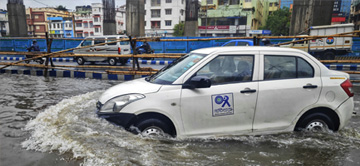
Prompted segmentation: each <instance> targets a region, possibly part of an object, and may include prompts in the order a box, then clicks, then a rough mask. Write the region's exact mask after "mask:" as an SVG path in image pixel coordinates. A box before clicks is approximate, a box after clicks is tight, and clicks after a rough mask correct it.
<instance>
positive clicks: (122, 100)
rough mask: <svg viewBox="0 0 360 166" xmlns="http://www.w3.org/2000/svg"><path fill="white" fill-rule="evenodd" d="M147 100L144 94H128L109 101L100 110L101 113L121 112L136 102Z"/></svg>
mask: <svg viewBox="0 0 360 166" xmlns="http://www.w3.org/2000/svg"><path fill="white" fill-rule="evenodd" d="M143 98H145V96H144V95H142V94H128V95H122V96H117V97H114V98H112V99H110V100H108V101H107V102H106V103H105V104H104V105H103V106H102V107H101V109H100V112H107V113H110V112H120V111H121V109H123V108H124V107H125V106H126V105H128V104H129V103H132V102H134V101H136V100H140V99H143Z"/></svg>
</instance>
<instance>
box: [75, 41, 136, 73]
mask: <svg viewBox="0 0 360 166" xmlns="http://www.w3.org/2000/svg"><path fill="white" fill-rule="evenodd" d="M122 38H128V37H127V36H126V35H107V36H91V37H87V38H85V39H84V40H83V41H82V42H81V43H80V44H79V46H77V47H83V46H89V45H95V44H100V43H109V42H112V41H115V40H118V39H122ZM74 53H75V54H119V55H123V54H130V53H131V48H130V42H129V41H121V42H116V43H110V44H105V45H101V46H94V47H88V48H81V49H77V50H74ZM74 58H75V60H76V62H77V63H78V64H79V65H83V64H84V63H85V62H105V61H107V62H108V63H109V65H111V66H114V65H116V63H117V62H120V63H121V64H122V65H124V64H126V63H127V61H128V59H129V58H115V57H86V56H84V57H74Z"/></svg>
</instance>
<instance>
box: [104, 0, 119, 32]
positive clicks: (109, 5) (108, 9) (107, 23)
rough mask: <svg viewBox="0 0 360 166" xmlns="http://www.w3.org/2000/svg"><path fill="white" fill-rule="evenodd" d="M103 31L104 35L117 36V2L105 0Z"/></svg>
mask: <svg viewBox="0 0 360 166" xmlns="http://www.w3.org/2000/svg"><path fill="white" fill-rule="evenodd" d="M102 2H103V6H104V8H103V12H104V21H103V30H104V35H116V22H115V16H116V12H115V0H103V1H102Z"/></svg>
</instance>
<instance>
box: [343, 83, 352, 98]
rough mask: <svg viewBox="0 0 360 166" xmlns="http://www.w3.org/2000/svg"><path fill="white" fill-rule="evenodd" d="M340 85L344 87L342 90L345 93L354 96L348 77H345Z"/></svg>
mask: <svg viewBox="0 0 360 166" xmlns="http://www.w3.org/2000/svg"><path fill="white" fill-rule="evenodd" d="M341 87H342V88H343V89H344V91H345V92H346V94H347V95H348V96H349V97H353V96H354V92H353V91H352V87H353V85H352V84H351V82H350V80H349V79H347V80H346V81H344V82H343V83H342V84H341Z"/></svg>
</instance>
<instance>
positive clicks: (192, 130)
mask: <svg viewBox="0 0 360 166" xmlns="http://www.w3.org/2000/svg"><path fill="white" fill-rule="evenodd" d="M257 53H258V52H247V53H246V54H245V53H244V54H239V53H238V54H231V55H218V56H216V57H215V58H214V59H212V60H211V61H210V62H209V63H207V64H206V65H204V67H202V68H201V69H200V70H198V71H197V72H196V73H195V74H194V75H193V76H206V77H208V78H210V80H211V82H212V85H211V87H210V88H197V89H186V88H183V89H182V92H181V114H182V121H183V126H184V130H185V133H186V135H207V134H235V133H249V132H251V131H252V122H253V116H254V111H255V105H256V98H257V94H258V82H257V81H253V80H256V79H257V74H256V73H257V71H258V70H257V68H258V63H257V62H258V59H257V56H256V55H257ZM244 64H246V65H244ZM242 68H247V69H242Z"/></svg>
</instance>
